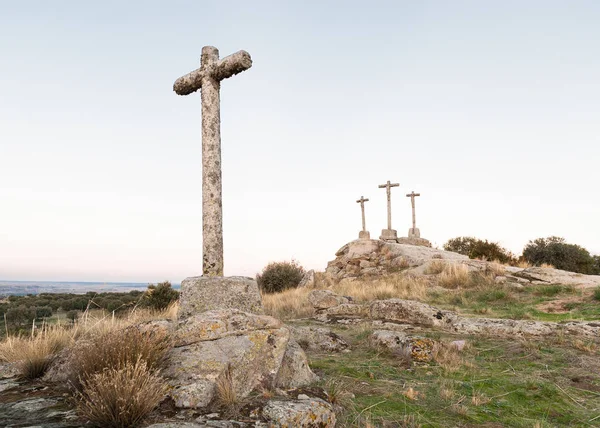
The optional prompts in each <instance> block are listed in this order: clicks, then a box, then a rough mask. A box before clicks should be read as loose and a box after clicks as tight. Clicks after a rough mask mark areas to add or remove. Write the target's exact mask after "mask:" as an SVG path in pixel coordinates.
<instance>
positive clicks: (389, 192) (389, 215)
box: [379, 180, 400, 230]
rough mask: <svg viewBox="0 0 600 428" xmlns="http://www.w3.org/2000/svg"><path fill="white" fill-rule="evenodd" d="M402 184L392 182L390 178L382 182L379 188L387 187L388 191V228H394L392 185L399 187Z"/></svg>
mask: <svg viewBox="0 0 600 428" xmlns="http://www.w3.org/2000/svg"><path fill="white" fill-rule="evenodd" d="M398 186H400V184H399V183H394V184H392V183H390V180H388V182H387V183H386V184H380V185H379V188H380V189H384V188H385V189H386V193H387V226H388V227H387V228H388V230H392V192H391V189H392V187H398Z"/></svg>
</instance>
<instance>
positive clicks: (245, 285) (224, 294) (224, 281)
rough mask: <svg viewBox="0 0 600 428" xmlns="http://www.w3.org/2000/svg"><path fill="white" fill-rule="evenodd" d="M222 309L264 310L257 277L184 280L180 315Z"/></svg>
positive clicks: (254, 311)
mask: <svg viewBox="0 0 600 428" xmlns="http://www.w3.org/2000/svg"><path fill="white" fill-rule="evenodd" d="M220 309H239V310H240V311H243V312H250V313H254V314H263V313H264V309H263V305H262V299H261V297H260V292H259V290H258V284H257V283H256V281H255V280H254V279H252V278H246V277H244V276H229V277H223V276H193V277H190V278H186V279H184V280H183V281H181V299H180V306H179V317H180V318H187V317H189V316H191V315H196V314H199V313H202V312H206V311H214V310H220Z"/></svg>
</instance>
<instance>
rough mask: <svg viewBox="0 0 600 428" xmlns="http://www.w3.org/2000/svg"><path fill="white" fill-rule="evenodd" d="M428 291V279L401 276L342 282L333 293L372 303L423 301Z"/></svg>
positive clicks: (334, 288) (335, 287)
mask: <svg viewBox="0 0 600 428" xmlns="http://www.w3.org/2000/svg"><path fill="white" fill-rule="evenodd" d="M428 289H429V282H428V281H427V279H425V278H420V277H413V276H409V275H401V274H399V275H390V276H388V277H385V278H374V279H368V280H362V281H360V280H359V281H341V282H340V283H339V284H336V285H335V286H334V287H333V288H332V291H333V292H335V293H337V294H341V295H343V296H351V297H352V298H353V299H354V300H355V301H357V302H370V301H373V300H382V299H391V298H399V299H416V300H421V299H424V298H425V297H426V296H427V290H428Z"/></svg>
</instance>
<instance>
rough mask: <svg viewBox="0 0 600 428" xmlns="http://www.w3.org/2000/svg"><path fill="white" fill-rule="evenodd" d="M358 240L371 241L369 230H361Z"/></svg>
mask: <svg viewBox="0 0 600 428" xmlns="http://www.w3.org/2000/svg"><path fill="white" fill-rule="evenodd" d="M358 239H371V234H370V233H369V231H368V230H361V231H360V232H358Z"/></svg>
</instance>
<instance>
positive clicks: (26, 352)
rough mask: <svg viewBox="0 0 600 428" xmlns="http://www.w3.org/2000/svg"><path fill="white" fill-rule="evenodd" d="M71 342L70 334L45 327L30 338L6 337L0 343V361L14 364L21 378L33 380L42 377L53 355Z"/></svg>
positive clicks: (56, 328)
mask: <svg viewBox="0 0 600 428" xmlns="http://www.w3.org/2000/svg"><path fill="white" fill-rule="evenodd" d="M72 342H73V335H72V333H71V332H69V331H67V330H64V329H62V328H60V327H48V326H45V327H42V330H41V332H39V333H37V334H34V335H32V336H30V337H22V336H9V337H7V338H6V340H4V341H3V342H2V343H0V360H2V361H6V362H11V363H15V364H16V367H17V369H18V371H19V376H20V377H21V378H23V379H35V378H38V377H41V376H43V375H44V373H46V370H48V368H49V367H50V364H52V361H53V360H54V357H55V355H56V354H57V353H58V352H59V351H60V350H62V349H63V348H65V347H67V346H69V345H70V344H71V343H72Z"/></svg>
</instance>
